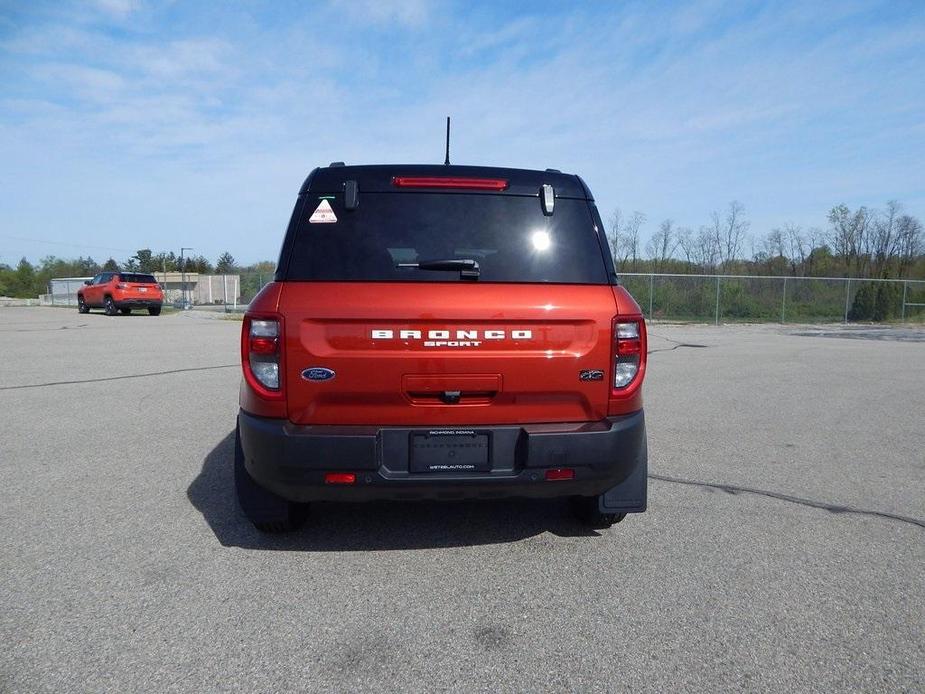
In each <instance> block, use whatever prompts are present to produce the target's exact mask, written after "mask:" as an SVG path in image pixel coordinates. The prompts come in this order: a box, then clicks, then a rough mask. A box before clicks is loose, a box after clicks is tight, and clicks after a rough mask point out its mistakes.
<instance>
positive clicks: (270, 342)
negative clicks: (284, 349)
mask: <svg viewBox="0 0 925 694" xmlns="http://www.w3.org/2000/svg"><path fill="white" fill-rule="evenodd" d="M277 344H278V343H277V338H275V337H254V336H253V335H252V336H251V352H252V353H253V354H276V345H277Z"/></svg>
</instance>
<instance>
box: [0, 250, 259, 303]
mask: <svg viewBox="0 0 925 694" xmlns="http://www.w3.org/2000/svg"><path fill="white" fill-rule="evenodd" d="M275 268H276V264H275V263H273V262H270V261H261V262H259V263H255V264H253V265H246V266H242V265H240V264H238V263H237V261H235V259H234V256H233V255H231V253H228V252H225V253H222V254H221V255H220V256H219V257H218V258H217V259H216V261H215V263H214V264H213V263H211V262H210V261H209V260H208V259H207V258H205V257H204V256H202V255H196V256H192V257H189V258H187V257H185V256H184V257H183V258H182V260H181V258H180V257H179V256H178V255H177V254H175V253H174V252H172V251H170V252H164V251H161V252H157V253H155V252H154V251H152V250H151V249H150V248H142V249H139V250H138V251H137V252H136V253H135V255H133V256H131V257H129V258H127V259H126V260H124V261H123V262H121V263H120V262H119V261H117V260H116V259H115V258H109V259H108V260H106V261H105V262H104V263H103V264H100V263H98V262H97V261H95V260H94V259H93V258H91V257H89V256H88V257H86V258H84V257H83V256H81V257H79V258H77V259H76V260H73V259H72V260H66V259H62V258H57V257H55V256H46V257H45V258H42V259H41V260H40V261H39V262H38V264H35V265H34V264H32V263H30V262H29V261H28V260H27V259H26V258H22V259H21V260H20V261H19V263H18V265H16V267H10V266H9V265H5V264H2V263H0V296H10V297H17V298H35V297H36V296H38V295H39V294H45V293H47V292H48V283H49V281H50V280H52V279H53V278H55V277H92V276H94V275H96V274H98V273H100V272H119V271H125V272H196V273H199V274H205V275H211V274H217V275H221V274H249V273H264V274H269V273H272V272H273V271H274V270H275Z"/></svg>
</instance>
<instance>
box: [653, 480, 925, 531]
mask: <svg viewBox="0 0 925 694" xmlns="http://www.w3.org/2000/svg"><path fill="white" fill-rule="evenodd" d="M649 479H653V480H658V481H660V482H671V483H674V484H685V485H688V486H691V487H703V488H705V489H719V490H720V491H723V492H726V493H727V494H757V495H759V496H766V497H768V498H771V499H778V500H780V501H786V502H788V503H791V504H799V505H800V506H808V507H810V508H818V509H822V510H823V511H828V512H829V513H853V514H855V515H859V516H874V517H877V518H885V519H887V520H893V521H898V522H900V523H908V524H910V525H917V526H918V527H920V528H925V520H921V519H919V518H912V517H911V516H901V515H899V514H896V513H887V512H885V511H871V510H868V509H863V508H855V507H854V506H842V505H840V504H832V503H829V502H827V501H817V500H815V499H805V498H803V497H800V496H791V495H790V494H782V493H780V492H772V491H768V490H766V489H755V488H754V487H739V486H736V485H733V484H721V483H719V482H703V481H700V480H688V479H684V478H681V477H669V476H668V475H653V474H650V475H649Z"/></svg>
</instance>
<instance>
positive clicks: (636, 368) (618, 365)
mask: <svg viewBox="0 0 925 694" xmlns="http://www.w3.org/2000/svg"><path fill="white" fill-rule="evenodd" d="M645 341H646V324H645V322H644V321H643V319H642V318H632V319H626V318H621V317H619V316H618V317H617V318H614V322H613V342H614V350H613V355H614V356H613V395H614V396H620V395H623V393H624V392H625V391H626V389H627V388H628V387H629V386H630V385H631V384H633V383H635V382H637V380H638V377H639V375H640V374H641V373H642V371H643V369H644V367H645V359H646V354H645Z"/></svg>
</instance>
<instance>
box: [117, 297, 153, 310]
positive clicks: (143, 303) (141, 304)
mask: <svg viewBox="0 0 925 694" xmlns="http://www.w3.org/2000/svg"><path fill="white" fill-rule="evenodd" d="M113 303H114V304H115V305H116V308H160V307H161V304H162V303H163V302H162V301H161V300H160V299H121V300H114V301H113Z"/></svg>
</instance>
